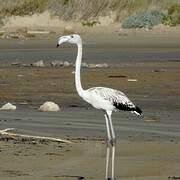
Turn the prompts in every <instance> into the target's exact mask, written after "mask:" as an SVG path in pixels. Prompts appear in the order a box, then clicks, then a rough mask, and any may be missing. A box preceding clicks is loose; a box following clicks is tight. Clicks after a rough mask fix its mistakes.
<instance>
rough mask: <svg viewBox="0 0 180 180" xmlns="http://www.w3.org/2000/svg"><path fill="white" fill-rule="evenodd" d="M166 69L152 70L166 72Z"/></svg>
mask: <svg viewBox="0 0 180 180" xmlns="http://www.w3.org/2000/svg"><path fill="white" fill-rule="evenodd" d="M166 71H167V70H166V69H154V70H152V72H166Z"/></svg>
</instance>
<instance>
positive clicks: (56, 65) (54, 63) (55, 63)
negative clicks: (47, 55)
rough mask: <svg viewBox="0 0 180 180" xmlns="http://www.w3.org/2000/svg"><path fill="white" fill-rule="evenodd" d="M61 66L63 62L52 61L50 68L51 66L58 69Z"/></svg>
mask: <svg viewBox="0 0 180 180" xmlns="http://www.w3.org/2000/svg"><path fill="white" fill-rule="evenodd" d="M63 65H64V62H63V61H58V60H54V61H52V62H51V66H53V67H60V66H63Z"/></svg>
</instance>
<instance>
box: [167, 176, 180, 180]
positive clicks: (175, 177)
mask: <svg viewBox="0 0 180 180" xmlns="http://www.w3.org/2000/svg"><path fill="white" fill-rule="evenodd" d="M168 179H171V180H173V179H180V176H169V177H168Z"/></svg>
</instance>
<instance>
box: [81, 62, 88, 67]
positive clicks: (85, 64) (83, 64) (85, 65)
mask: <svg viewBox="0 0 180 180" xmlns="http://www.w3.org/2000/svg"><path fill="white" fill-rule="evenodd" d="M81 66H82V67H84V68H88V67H89V65H88V63H85V62H83V63H82V64H81Z"/></svg>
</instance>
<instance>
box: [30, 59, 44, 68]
mask: <svg viewBox="0 0 180 180" xmlns="http://www.w3.org/2000/svg"><path fill="white" fill-rule="evenodd" d="M31 65H32V66H34V67H45V65H44V61H43V60H40V61H37V62H35V63H32V64H31Z"/></svg>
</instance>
